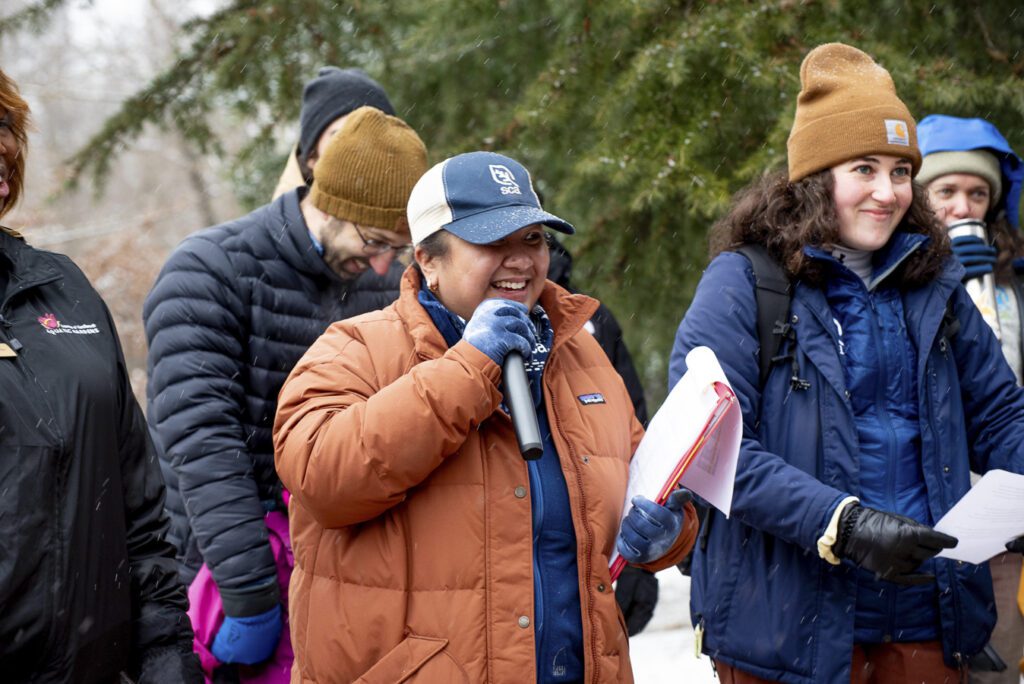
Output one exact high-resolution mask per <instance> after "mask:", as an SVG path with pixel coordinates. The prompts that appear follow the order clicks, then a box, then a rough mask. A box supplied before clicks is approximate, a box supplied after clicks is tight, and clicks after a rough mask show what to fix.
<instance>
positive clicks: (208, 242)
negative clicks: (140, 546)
mask: <svg viewBox="0 0 1024 684" xmlns="http://www.w3.org/2000/svg"><path fill="white" fill-rule="evenodd" d="M305 192H306V189H305V188H300V189H299V190H296V191H292V192H288V193H285V194H284V195H282V196H281V197H279V198H278V199H277V200H275V201H274V202H272V203H270V204H268V205H266V206H264V207H261V208H259V209H257V210H255V211H253V212H252V213H250V214H248V215H246V216H243V217H242V218H239V219H237V220H235V221H231V222H229V223H225V224H222V225H219V226H215V227H213V228H208V229H206V230H203V231H200V232H198V233H196V234H194V235H192V236H190V237H188V238H187V239H186V240H185V241H184V242H182V243H181V245H179V246H178V247H177V248H176V249H175V250H174V252H173V254H171V256H170V258H169V259H168V260H167V263H166V264H165V265H164V267H163V270H161V272H160V275H159V276H158V277H157V280H156V283H155V284H154V285H153V289H152V291H151V292H150V293H149V296H148V297H147V298H146V303H145V306H144V309H143V318H144V320H145V324H146V337H147V339H148V341H149V359H148V373H149V385H148V389H147V397H148V403H149V411H148V421H149V425H150V429H151V432H152V434H153V437H154V441H155V442H156V444H157V447H158V449H159V451H160V457H161V465H162V468H163V474H164V478H165V480H166V481H167V508H168V511H169V512H170V514H171V522H172V526H171V540H172V541H173V542H174V543H175V545H176V546H177V548H178V552H179V560H180V561H181V570H182V574H183V576H184V579H185V581H186V582H190V581H191V579H192V578H193V577H194V576H195V573H196V571H197V570H198V568H199V566H200V565H201V563H202V562H204V561H205V562H206V564H207V565H208V566H209V567H210V570H211V572H212V573H213V577H214V580H215V581H216V582H217V586H218V588H219V589H220V591H221V594H222V596H223V598H224V601H225V608H226V610H227V612H228V613H229V614H234V615H237V614H253V613H256V612H262V611H261V610H260V609H263V610H266V609H268V608H269V607H270V606H271V605H273V604H274V603H276V601H277V599H278V596H277V594H278V590H277V582H276V570H275V569H274V562H273V558H272V556H271V552H270V546H269V544H268V542H267V533H266V528H265V526H264V523H263V516H264V513H265V512H266V511H267V510H271V509H274V508H281V507H282V503H281V496H280V495H281V484H280V481H279V480H278V478H277V473H276V471H275V470H274V448H273V444H272V442H271V427H272V425H273V420H274V413H275V411H276V408H277V394H278V391H279V390H280V388H281V385H282V384H283V383H284V381H285V378H286V377H287V376H288V373H289V371H291V369H292V366H294V365H295V363H296V362H297V361H298V360H299V358H300V357H301V356H302V354H303V353H304V352H305V351H306V349H307V348H308V347H309V346H310V345H311V344H312V343H313V342H314V341H315V340H316V338H317V337H319V336H320V334H321V333H322V332H323V331H324V330H325V329H326V328H327V326H328V325H329V324H330V323H332V322H334V321H336V320H341V319H344V318H348V317H350V316H355V315H357V314H361V313H365V312H367V311H372V310H374V309H378V308H382V307H384V306H386V305H387V304H389V303H391V302H392V301H394V300H395V299H396V298H397V297H398V282H399V278H400V276H401V267H400V266H399V265H398V264H394V263H393V264H392V269H391V271H389V273H388V275H387V276H385V277H380V276H377V275H376V274H374V273H373V272H372V271H370V272H367V273H365V274H363V275H362V276H360V277H359V278H358V279H357V280H355V281H346V280H342V279H341V278H339V277H338V276H337V275H336V274H335V273H334V272H333V271H332V270H331V269H330V268H329V267H328V266H327V264H326V263H325V262H324V261H323V259H322V258H321V257H320V256H319V254H318V253H317V252H316V250H315V249H314V247H313V245H312V242H311V240H310V236H309V232H308V229H307V226H306V223H305V221H304V220H303V218H302V213H301V211H300V209H299V201H300V199H301V197H302V196H303V195H304V194H305Z"/></svg>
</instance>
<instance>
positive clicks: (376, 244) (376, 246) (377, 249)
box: [352, 223, 412, 259]
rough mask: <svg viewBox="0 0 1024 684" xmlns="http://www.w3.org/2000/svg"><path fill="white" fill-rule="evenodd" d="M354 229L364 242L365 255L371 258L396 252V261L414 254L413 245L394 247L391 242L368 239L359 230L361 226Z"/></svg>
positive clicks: (353, 225)
mask: <svg viewBox="0 0 1024 684" xmlns="http://www.w3.org/2000/svg"><path fill="white" fill-rule="evenodd" d="M352 227H353V228H355V229H356V235H358V236H359V239H360V240H362V241H363V253H364V254H369V255H371V256H377V255H379V254H385V253H387V252H390V251H392V250H394V252H395V258H396V259H403V258H407V257H409V256H410V255H411V254H412V245H409V244H406V245H393V244H391V243H390V242H385V241H384V240H374V239H373V238H370V239H367V238H366V236H365V235H363V231H361V230H359V226H358V225H356V224H355V223H353V224H352Z"/></svg>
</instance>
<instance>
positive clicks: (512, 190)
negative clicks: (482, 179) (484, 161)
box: [488, 164, 523, 195]
mask: <svg viewBox="0 0 1024 684" xmlns="http://www.w3.org/2000/svg"><path fill="white" fill-rule="evenodd" d="M488 168H489V169H490V170H491V178H493V179H494V182H495V183H497V184H498V185H500V186H501V188H500V190H501V194H502V195H521V194H523V191H522V190H520V189H519V183H516V177H515V176H513V175H512V172H511V171H510V170H509V168H508V167H507V166H505V165H504V164H488Z"/></svg>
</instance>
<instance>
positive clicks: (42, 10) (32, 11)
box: [0, 0, 92, 38]
mask: <svg viewBox="0 0 1024 684" xmlns="http://www.w3.org/2000/svg"><path fill="white" fill-rule="evenodd" d="M67 2H68V0H39V2H36V3H34V4H31V5H29V6H28V7H26V8H25V9H22V10H19V11H17V12H15V13H14V14H11V15H10V16H7V17H3V18H2V19H0V38H2V37H3V36H4V35H7V34H9V33H13V32H15V31H22V30H27V31H31V32H32V33H39V32H40V31H42V30H43V29H44V28H46V26H47V24H48V23H49V21H50V19H51V17H52V16H53V14H54V12H56V11H57V10H58V9H60V8H61V7H62V6H64V5H66V4H67ZM88 2H89V4H90V5H91V4H92V0H88Z"/></svg>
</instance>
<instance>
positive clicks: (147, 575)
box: [0, 71, 202, 684]
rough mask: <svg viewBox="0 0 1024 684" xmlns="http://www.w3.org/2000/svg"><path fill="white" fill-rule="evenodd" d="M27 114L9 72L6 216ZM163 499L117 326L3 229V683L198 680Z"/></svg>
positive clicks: (43, 257)
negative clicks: (167, 536)
mask: <svg viewBox="0 0 1024 684" xmlns="http://www.w3.org/2000/svg"><path fill="white" fill-rule="evenodd" d="M28 119H29V108H28V105H27V103H26V102H25V101H24V100H23V99H22V98H21V96H20V94H19V93H18V89H17V86H16V85H15V84H14V82H13V81H12V80H11V79H10V78H8V77H7V76H6V75H5V74H4V73H3V72H2V71H0V216H3V215H4V214H5V213H7V211H8V210H10V208H11V207H12V206H13V204H14V202H15V201H16V200H17V199H18V197H19V195H20V193H21V189H22V182H23V178H24V168H25V151H26V143H27V138H26V133H25V132H26V129H27V127H28ZM163 499H164V486H163V482H162V480H161V478H160V471H159V469H158V466H157V460H156V455H155V453H154V450H153V446H152V443H151V442H150V440H149V436H148V434H147V430H146V425H145V422H144V419H143V416H142V411H141V410H140V408H139V405H138V403H137V402H136V401H135V398H134V396H133V394H132V389H131V386H130V384H129V382H128V373H127V371H126V368H125V362H124V356H123V355H122V352H121V347H120V344H119V342H118V338H117V331H116V330H115V329H114V322H113V320H112V319H111V317H110V313H109V312H108V311H107V308H106V306H105V305H104V303H103V301H102V300H101V299H100V297H99V295H98V294H97V293H96V291H95V290H93V288H92V286H91V285H90V284H89V282H88V280H87V279H86V278H85V276H84V275H83V274H82V272H81V271H80V270H78V268H77V267H76V266H75V265H74V264H73V263H72V262H71V260H70V259H68V258H67V257H65V256H62V255H59V254H52V253H50V252H43V251H40V250H36V249H33V248H32V247H31V246H29V245H28V244H26V243H25V241H24V240H23V239H22V238H21V237H20V236H19V235H18V234H17V233H16V232H15V231H13V230H11V229H8V228H3V227H0V539H2V542H0V672H2V673H3V679H4V681H14V682H83V683H86V684H88V683H90V682H116V681H118V680H119V679H121V678H123V677H128V678H129V679H130V680H132V681H137V682H139V683H140V684H154V683H167V684H171V683H180V682H202V673H201V672H200V670H199V663H198V661H197V660H196V657H195V656H194V655H193V654H192V630H191V628H190V627H189V623H188V619H187V617H186V615H185V609H186V606H187V600H186V596H185V588H184V587H183V585H182V584H181V582H180V580H179V578H178V573H177V570H176V567H175V561H174V548H173V547H172V546H171V544H170V543H169V542H167V541H166V538H165V537H166V533H167V528H168V520H167V517H166V515H165V514H164V510H163V503H164V501H163Z"/></svg>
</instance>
